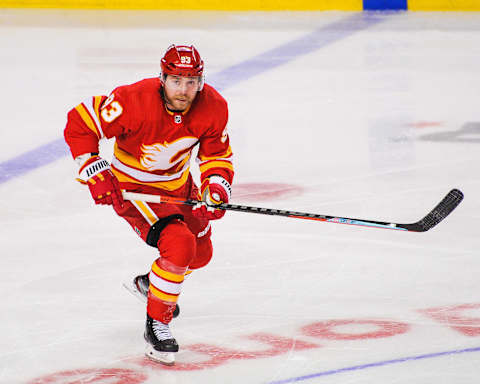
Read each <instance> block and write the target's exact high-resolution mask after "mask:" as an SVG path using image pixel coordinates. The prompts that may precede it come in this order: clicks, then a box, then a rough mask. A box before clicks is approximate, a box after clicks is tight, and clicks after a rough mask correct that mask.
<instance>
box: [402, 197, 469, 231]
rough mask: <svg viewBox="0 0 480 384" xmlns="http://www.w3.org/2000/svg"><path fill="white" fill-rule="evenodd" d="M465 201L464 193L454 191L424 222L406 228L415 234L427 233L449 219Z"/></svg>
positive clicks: (405, 226) (407, 225) (408, 225)
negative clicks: (446, 218)
mask: <svg viewBox="0 0 480 384" xmlns="http://www.w3.org/2000/svg"><path fill="white" fill-rule="evenodd" d="M462 200H463V192H462V191H460V190H459V189H452V190H451V191H450V192H448V194H447V195H446V196H445V197H444V198H443V199H442V201H440V203H438V204H437V206H436V207H435V208H433V209H432V210H431V211H430V213H429V214H428V215H427V216H425V217H424V218H423V219H422V220H420V221H417V222H416V223H413V224H405V225H403V227H404V228H406V229H408V230H409V231H413V232H426V231H428V230H429V229H431V228H433V227H434V226H436V225H437V224H438V223H440V222H441V221H442V220H443V219H445V217H447V216H448V215H449V214H450V213H451V212H452V211H453V210H454V209H455V208H457V206H458V204H460V203H461V202H462Z"/></svg>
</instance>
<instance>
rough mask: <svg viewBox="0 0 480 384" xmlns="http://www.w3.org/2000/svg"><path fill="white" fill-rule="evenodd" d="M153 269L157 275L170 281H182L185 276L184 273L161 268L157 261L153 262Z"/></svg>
mask: <svg viewBox="0 0 480 384" xmlns="http://www.w3.org/2000/svg"><path fill="white" fill-rule="evenodd" d="M152 271H153V272H155V274H156V275H158V276H160V277H162V278H164V279H165V280H168V281H173V282H175V283H182V282H183V279H184V278H185V276H184V275H177V274H176V273H173V272H168V271H165V270H163V269H161V268H160V267H159V266H158V265H157V263H153V264H152Z"/></svg>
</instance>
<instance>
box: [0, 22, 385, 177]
mask: <svg viewBox="0 0 480 384" xmlns="http://www.w3.org/2000/svg"><path fill="white" fill-rule="evenodd" d="M384 20H385V15H383V17H382V16H381V15H379V14H376V13H369V12H359V13H354V14H353V15H351V16H349V17H345V18H342V19H341V20H339V21H337V22H334V23H331V24H328V25H326V26H323V27H320V28H317V29H316V30H314V31H313V32H311V33H308V34H306V35H304V36H302V37H300V38H297V39H295V40H292V41H290V42H288V43H285V44H282V45H280V46H278V47H276V48H273V49H271V50H268V51H266V52H264V53H261V54H259V55H257V56H254V57H252V58H250V59H248V60H245V61H243V62H241V63H238V64H235V65H233V66H231V67H228V68H225V69H224V70H222V71H220V72H218V73H216V74H213V75H212V76H209V77H208V79H207V80H208V82H209V83H210V84H212V85H213V86H214V87H215V88H216V89H218V90H219V91H222V90H225V89H227V88H229V87H231V86H233V85H236V84H238V83H241V82H243V81H247V80H249V79H251V78H252V77H254V76H257V75H259V74H261V73H263V72H267V71H269V70H271V69H274V68H276V67H279V66H281V65H283V64H287V63H289V62H291V61H293V60H295V59H296V58H298V57H300V56H303V55H307V54H309V53H312V52H314V51H316V50H318V49H320V48H323V47H326V46H328V45H330V44H333V43H335V42H337V41H339V40H342V39H344V38H347V37H349V36H351V35H353V34H355V33H356V32H359V31H362V30H364V29H367V28H369V27H370V26H373V25H375V24H377V23H379V22H381V21H384ZM68 153H69V151H68V148H67V145H66V144H65V143H64V141H63V138H62V139H57V140H54V141H52V142H50V143H47V144H45V145H42V146H40V147H37V148H35V149H32V150H30V151H27V152H25V153H23V154H20V155H19V156H16V157H13V158H11V159H9V160H6V161H4V162H2V163H0V184H3V183H5V182H7V181H8V180H11V179H13V178H16V177H19V176H22V175H24V174H26V173H28V172H30V171H32V170H34V169H36V168H39V167H42V166H44V165H47V164H50V163H52V162H54V161H56V160H58V159H60V158H62V157H65V156H66V155H68Z"/></svg>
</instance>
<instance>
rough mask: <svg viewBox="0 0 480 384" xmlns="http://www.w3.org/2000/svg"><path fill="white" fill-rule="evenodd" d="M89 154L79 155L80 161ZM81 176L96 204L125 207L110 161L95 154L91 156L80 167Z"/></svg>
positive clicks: (79, 179)
mask: <svg viewBox="0 0 480 384" xmlns="http://www.w3.org/2000/svg"><path fill="white" fill-rule="evenodd" d="M87 157H88V156H87V155H82V156H79V157H77V159H76V160H78V162H79V163H81V162H82V161H83V160H85V159H86V158H87ZM78 173H79V177H78V178H77V180H78V181H80V182H81V183H83V184H87V185H88V188H89V189H90V193H91V195H92V197H93V200H95V204H106V205H113V206H114V208H116V209H119V208H122V207H123V197H122V192H121V191H120V185H119V183H118V180H117V178H116V177H115V176H114V174H113V173H112V171H111V170H110V164H109V163H108V161H106V160H104V159H102V158H101V157H99V156H97V155H94V156H91V157H89V158H88V159H87V160H86V161H85V162H84V163H83V164H82V166H81V167H80V170H79V172H78Z"/></svg>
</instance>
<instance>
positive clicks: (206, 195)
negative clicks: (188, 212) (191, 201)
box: [192, 175, 232, 220]
mask: <svg viewBox="0 0 480 384" xmlns="http://www.w3.org/2000/svg"><path fill="white" fill-rule="evenodd" d="M231 193H232V187H231V186H230V183H229V182H228V181H227V180H225V179H224V178H223V177H221V176H217V175H213V176H210V177H209V178H208V179H206V180H205V181H204V182H203V184H202V202H201V203H198V204H197V205H195V206H194V207H193V208H192V214H193V216H195V217H199V218H202V219H207V220H218V219H221V218H222V217H223V216H224V215H225V211H224V210H223V209H215V208H214V207H215V205H217V204H222V203H228V201H229V200H230V195H231Z"/></svg>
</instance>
